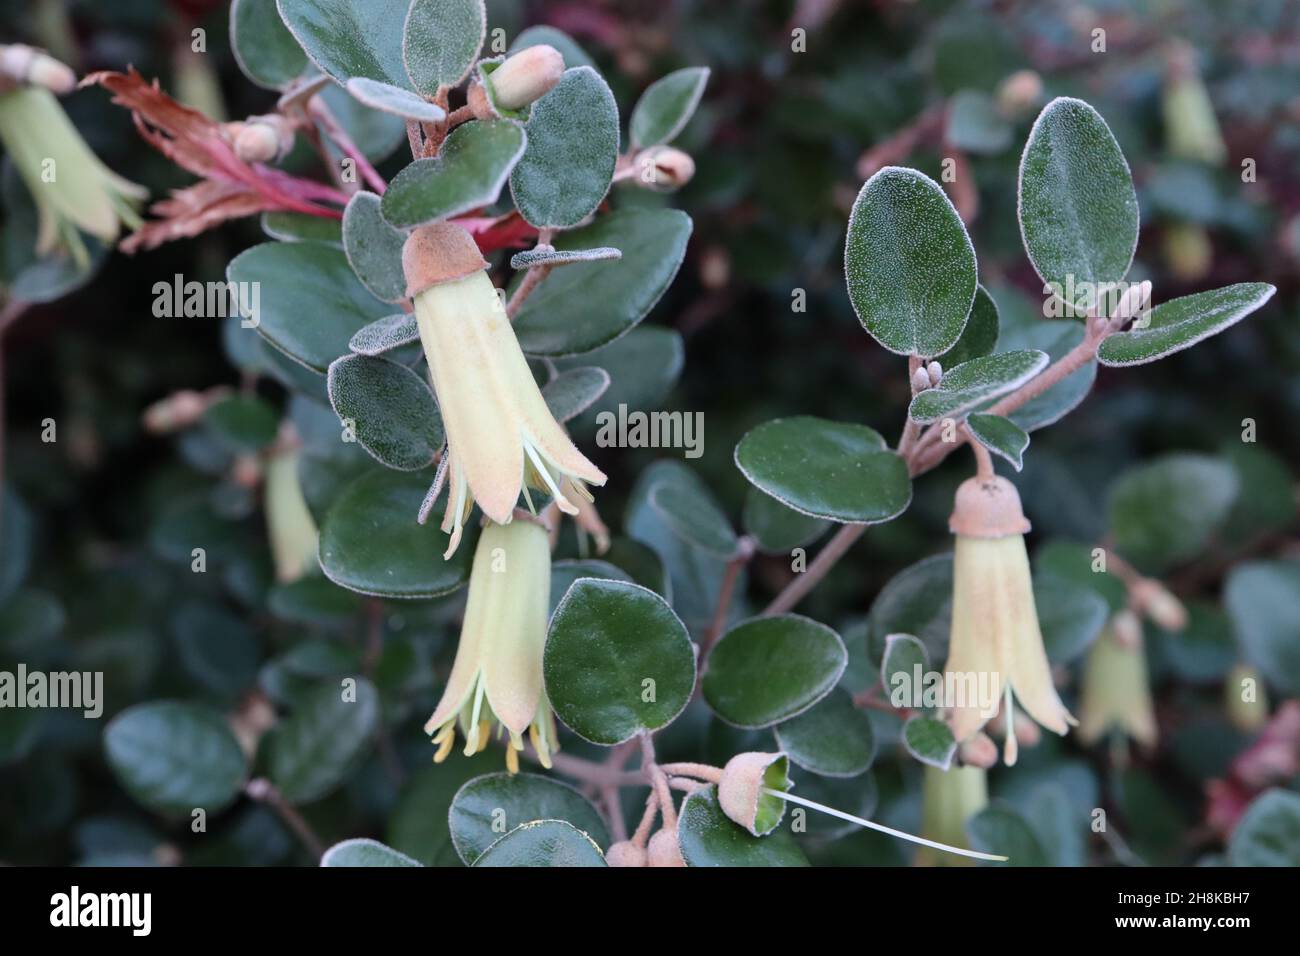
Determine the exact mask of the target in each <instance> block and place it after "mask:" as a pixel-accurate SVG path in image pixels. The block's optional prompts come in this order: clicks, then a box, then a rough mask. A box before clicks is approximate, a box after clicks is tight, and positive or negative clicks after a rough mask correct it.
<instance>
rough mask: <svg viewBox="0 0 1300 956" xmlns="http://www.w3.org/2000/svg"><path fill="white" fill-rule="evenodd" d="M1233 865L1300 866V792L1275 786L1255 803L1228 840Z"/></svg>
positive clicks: (1248, 808) (1229, 857) (1261, 795)
mask: <svg viewBox="0 0 1300 956" xmlns="http://www.w3.org/2000/svg"><path fill="white" fill-rule="evenodd" d="M1228 859H1229V861H1231V863H1232V865H1233V866H1300V793H1293V792H1291V791H1289V790H1283V789H1282V788H1281V787H1273V788H1272V789H1270V790H1265V791H1264V792H1263V793H1262V794H1260V795H1259V796H1258V797H1256V798H1255V799H1254V800H1253V801H1251V804H1250V806H1248V807H1247V808H1246V812H1245V813H1244V814H1242V817H1241V819H1240V820H1238V821H1237V826H1236V827H1235V828H1234V829H1233V831H1232V838H1231V839H1230V840H1229V841H1228Z"/></svg>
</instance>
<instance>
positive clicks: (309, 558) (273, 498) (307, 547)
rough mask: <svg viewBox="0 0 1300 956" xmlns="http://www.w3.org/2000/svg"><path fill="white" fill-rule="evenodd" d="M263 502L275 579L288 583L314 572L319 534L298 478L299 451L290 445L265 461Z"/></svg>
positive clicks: (316, 565)
mask: <svg viewBox="0 0 1300 956" xmlns="http://www.w3.org/2000/svg"><path fill="white" fill-rule="evenodd" d="M262 496H263V501H264V502H265V511H266V525H267V534H268V537H269V538H270V539H271V556H272V558H273V559H274V562H275V579H276V580H277V581H279V582H280V583H281V584H291V583H293V582H294V581H297V580H298V579H299V578H301V577H302V576H303V575H304V574H307V573H308V572H311V571H315V570H316V568H317V567H319V564H318V562H317V560H316V552H317V546H318V542H319V533H318V532H317V529H316V519H315V518H313V517H312V514H311V511H310V510H308V508H307V499H306V498H305V497H304V496H303V493H302V484H301V482H300V481H299V480H298V450H297V448H295V447H293V446H292V444H290V445H289V447H288V448H286V450H284V451H280V452H277V453H275V454H273V455H271V457H270V458H268V459H267V462H266V487H265V488H264V489H263V492H262Z"/></svg>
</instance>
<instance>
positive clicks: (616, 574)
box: [546, 558, 654, 618]
mask: <svg viewBox="0 0 1300 956" xmlns="http://www.w3.org/2000/svg"><path fill="white" fill-rule="evenodd" d="M579 578H599V579H601V580H608V581H630V582H632V583H633V584H640V583H641V582H640V581H637V580H636V579H635V578H633V577H632V575H630V574H628V573H627V572H626V571H624V570H623V569H622V568H620V567H617V566H615V565H614V564H612V563H610V562H609V561H598V560H596V559H594V558H587V559H585V560H564V559H561V560H559V561H552V562H551V602H550V607H549V608H547V612H546V613H547V617H548V618H549V617H550V616H551V615H552V614H554V613H555V609H556V608H557V607H559V606H560V602H561V601H563V600H564V595H565V594H567V593H568V591H569V588H570V587H572V586H573V582H574V581H577V580H578V579H579ZM651 590H654V589H653V588H651Z"/></svg>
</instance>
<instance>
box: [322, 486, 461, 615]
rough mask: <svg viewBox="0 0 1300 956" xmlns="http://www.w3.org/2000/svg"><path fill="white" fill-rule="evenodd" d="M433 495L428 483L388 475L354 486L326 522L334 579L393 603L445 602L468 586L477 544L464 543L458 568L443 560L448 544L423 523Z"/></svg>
mask: <svg viewBox="0 0 1300 956" xmlns="http://www.w3.org/2000/svg"><path fill="white" fill-rule="evenodd" d="M428 489H429V478H428V476H427V475H420V474H405V473H401V472H392V471H386V470H385V471H378V470H375V471H370V472H367V473H366V474H363V475H361V476H360V477H358V478H357V479H355V480H354V481H352V482H351V483H350V484H348V485H347V486H346V487H345V488H344V489H343V491H342V492H341V493H340V494H339V495H338V497H337V498H336V499H335V500H334V502H333V504H331V505H330V509H329V511H327V512H326V513H325V519H324V520H323V521H322V522H321V528H320V562H321V568H322V569H323V570H324V572H325V574H326V576H327V577H328V578H329V579H330V580H331V581H333V582H334V583H335V584H337V585H339V586H340V587H345V588H347V589H348V590H349V591H357V592H359V593H361V594H373V595H376V596H378V597H390V598H432V597H439V596H441V595H443V594H447V593H450V592H451V591H454V590H456V589H457V588H458V587H460V586H461V585H462V584H464V583H465V581H466V579H467V577H468V575H469V563H470V559H471V557H472V556H473V553H474V547H473V542H472V541H468V540H466V541H462V542H461V546H460V548H459V549H457V551H456V553H455V554H454V555H453V556H452V558H451V560H449V561H444V560H442V557H441V555H442V552H443V551H444V550H445V548H446V536H445V535H443V534H442V533H441V532H440V531H439V530H438V529H437V528H436V527H434V526H433V525H432V524H429V525H420V524H417V523H416V520H415V516H416V515H417V514H418V513H419V510H420V505H421V504H422V503H423V502H424V496H425V494H426V493H427V491H428ZM443 495H444V496H445V495H446V492H445V491H444V492H443ZM437 507H440V506H438V505H435V508H437ZM469 530H470V529H466V533H467V535H468V533H469Z"/></svg>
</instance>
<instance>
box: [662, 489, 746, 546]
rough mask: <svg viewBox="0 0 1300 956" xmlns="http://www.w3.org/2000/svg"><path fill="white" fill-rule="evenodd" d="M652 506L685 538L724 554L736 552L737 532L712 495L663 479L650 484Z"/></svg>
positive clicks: (674, 530)
mask: <svg viewBox="0 0 1300 956" xmlns="http://www.w3.org/2000/svg"><path fill="white" fill-rule="evenodd" d="M650 507H652V508H654V509H655V510H656V511H657V512H659V514H660V515H661V516H662V517H663V520H664V522H665V524H667V525H668V527H669V528H670V529H671V530H672V532H673V533H674V534H675V535H677V536H678V537H679V538H681V539H682V540H684V541H686V542H688V543H690V544H693V545H695V546H696V547H697V548H701V549H703V550H705V551H708V552H709V553H710V554H716V555H718V556H719V557H723V558H730V557H731V556H732V555H733V554H735V553H736V532H735V531H733V530H732V528H731V522H730V521H729V520H728V519H727V516H726V515H725V514H723V512H722V510H721V509H720V508H719V507H718V505H717V503H716V502H715V501H714V500H713V498H712V497H711V496H709V495H705V494H700V493H698V491H697V490H696V489H694V488H687V487H684V486H682V485H678V484H675V483H672V482H663V483H661V484H658V485H654V486H653V487H651V489H650Z"/></svg>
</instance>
